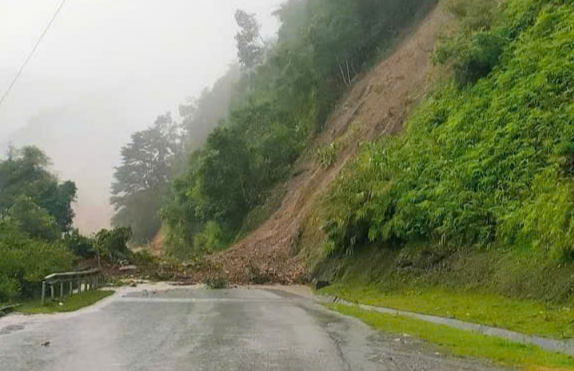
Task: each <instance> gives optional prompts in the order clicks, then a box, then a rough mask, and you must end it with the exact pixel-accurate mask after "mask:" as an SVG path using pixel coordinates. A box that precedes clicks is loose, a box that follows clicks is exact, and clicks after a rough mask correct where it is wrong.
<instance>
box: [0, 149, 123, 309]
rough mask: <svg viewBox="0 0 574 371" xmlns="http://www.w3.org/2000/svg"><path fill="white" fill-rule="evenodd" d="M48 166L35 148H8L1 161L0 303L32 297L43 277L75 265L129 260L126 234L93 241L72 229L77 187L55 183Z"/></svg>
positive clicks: (106, 234) (105, 233)
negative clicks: (95, 261)
mask: <svg viewBox="0 0 574 371" xmlns="http://www.w3.org/2000/svg"><path fill="white" fill-rule="evenodd" d="M49 164H50V160H49V159H48V158H47V157H46V155H45V154H44V153H43V152H42V151H41V150H39V149H38V148H36V147H24V148H22V149H19V150H18V149H14V148H12V149H10V151H9V153H8V156H7V158H6V159H5V160H0V190H1V192H0V302H13V301H15V300H17V299H31V298H34V297H37V296H38V294H39V292H40V287H41V286H40V283H41V281H42V279H43V278H44V277H45V276H47V275H48V274H51V273H57V272H66V271H70V270H72V269H73V268H74V265H75V263H76V261H77V260H79V259H90V258H96V257H97V258H98V260H99V259H102V258H103V259H105V260H107V261H110V262H113V263H117V262H120V261H129V260H130V259H132V258H133V256H132V254H131V252H130V251H129V250H128V248H127V242H128V240H129V239H130V237H131V230H130V229H129V228H116V229H114V230H112V231H107V230H102V231H101V232H99V233H98V234H97V235H95V236H93V237H87V236H82V235H81V234H80V233H79V232H78V230H75V229H72V221H73V218H74V211H73V209H72V203H73V202H74V201H75V198H76V186H75V185H74V183H73V182H69V181H68V182H60V181H59V180H58V178H57V177H56V176H55V175H54V174H52V173H51V172H50V171H48V166H49Z"/></svg>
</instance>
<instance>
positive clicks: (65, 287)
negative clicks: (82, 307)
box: [42, 269, 102, 305]
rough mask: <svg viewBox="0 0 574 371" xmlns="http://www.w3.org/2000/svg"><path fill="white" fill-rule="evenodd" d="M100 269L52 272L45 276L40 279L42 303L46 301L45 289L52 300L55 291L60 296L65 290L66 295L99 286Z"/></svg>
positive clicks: (62, 295)
mask: <svg viewBox="0 0 574 371" xmlns="http://www.w3.org/2000/svg"><path fill="white" fill-rule="evenodd" d="M101 276H102V271H101V270H100V269H90V270H87V271H80V272H67V273H54V274H51V275H49V276H46V277H45V278H44V280H43V281H42V305H44V304H45V302H46V290H47V289H49V290H50V298H51V299H52V300H54V298H55V294H56V293H55V291H56V289H58V294H59V296H60V297H61V298H63V297H64V295H65V294H66V291H67V293H68V295H73V294H74V293H78V294H79V293H81V292H82V291H88V290H95V289H97V288H98V287H99V286H100V283H101Z"/></svg>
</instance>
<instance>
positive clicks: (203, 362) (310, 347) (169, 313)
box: [0, 286, 486, 371]
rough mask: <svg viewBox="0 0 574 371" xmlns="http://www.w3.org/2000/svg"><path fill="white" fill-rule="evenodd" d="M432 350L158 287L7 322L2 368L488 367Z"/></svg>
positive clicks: (271, 299)
mask: <svg viewBox="0 0 574 371" xmlns="http://www.w3.org/2000/svg"><path fill="white" fill-rule="evenodd" d="M424 349H425V348H424V347H421V344H419V343H418V342H417V341H415V340H413V339H407V338H403V339H394V338H392V337H387V336H384V335H381V334H377V333H375V332H373V331H372V330H370V329H369V328H367V327H366V326H365V325H363V324H362V323H360V322H358V321H355V320H353V319H349V318H346V317H342V316H340V315H338V314H334V313H331V312H329V311H327V310H326V309H324V308H322V307H321V306H319V305H317V304H315V303H313V302H312V301H311V300H309V299H304V298H301V297H297V296H294V295H290V294H286V293H282V292H279V291H266V290H253V289H235V290H219V291H212V290H202V289H197V288H190V289H169V290H157V291H156V289H154V287H152V286H150V287H147V289H145V290H144V289H143V288H142V289H141V290H140V291H137V292H130V293H125V292H124V293H122V292H120V293H118V294H116V295H115V296H113V297H111V298H109V299H106V300H105V302H104V303H101V304H100V305H97V306H96V307H94V308H90V309H88V310H84V311H81V312H78V313H72V314H63V315H53V316H34V317H23V316H10V317H7V318H3V319H0V370H2V371H36V370H37V371H44V370H46V371H80V370H82V371H96V370H97V371H147V370H149V371H158V370H161V371H163V370H166V371H171V370H173V371H180V370H181V371H183V370H193V371H231V370H242V371H244V370H245V371H247V370H249V371H251V370H253V371H268V370H273V371H288V370H293V371H294V370H297V371H314V370H326V371H339V370H393V371H402V370H405V371H406V370H437V371H438V370H441V371H450V370H452V371H454V370H457V371H459V370H486V368H484V367H482V366H480V365H479V364H477V363H469V362H463V361H459V360H451V359H445V358H442V357H440V356H437V355H434V353H432V352H429V351H428V350H424Z"/></svg>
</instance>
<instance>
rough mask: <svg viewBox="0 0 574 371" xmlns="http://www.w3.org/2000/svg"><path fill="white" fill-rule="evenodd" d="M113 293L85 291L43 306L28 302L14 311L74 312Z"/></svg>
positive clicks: (33, 312) (28, 312)
mask: <svg viewBox="0 0 574 371" xmlns="http://www.w3.org/2000/svg"><path fill="white" fill-rule="evenodd" d="M113 293H114V291H110V290H95V291H86V292H82V293H81V294H78V295H72V296H66V297H64V298H62V299H59V298H58V299H55V301H47V302H46V304H45V305H42V303H41V302H40V300H30V301H26V302H23V303H22V306H20V307H18V308H17V309H16V312H18V313H24V314H52V313H65V312H74V311H76V310H78V309H82V308H85V307H87V306H90V305H92V304H95V303H97V302H98V301H100V300H102V299H104V298H107V297H108V296H110V295H112V294H113ZM60 303H62V305H60Z"/></svg>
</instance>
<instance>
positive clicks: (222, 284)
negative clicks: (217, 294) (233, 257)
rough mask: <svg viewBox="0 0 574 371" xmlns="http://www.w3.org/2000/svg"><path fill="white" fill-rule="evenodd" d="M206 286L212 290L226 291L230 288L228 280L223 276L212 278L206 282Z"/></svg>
mask: <svg viewBox="0 0 574 371" xmlns="http://www.w3.org/2000/svg"><path fill="white" fill-rule="evenodd" d="M204 283H205V285H206V286H207V287H209V288H210V289H212V290H221V289H226V288H227V287H228V286H229V282H228V281H227V278H225V277H223V276H212V277H208V278H207V279H206V280H205V282H204Z"/></svg>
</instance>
